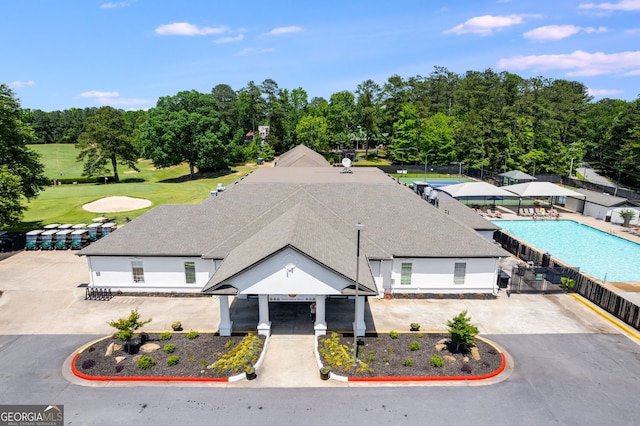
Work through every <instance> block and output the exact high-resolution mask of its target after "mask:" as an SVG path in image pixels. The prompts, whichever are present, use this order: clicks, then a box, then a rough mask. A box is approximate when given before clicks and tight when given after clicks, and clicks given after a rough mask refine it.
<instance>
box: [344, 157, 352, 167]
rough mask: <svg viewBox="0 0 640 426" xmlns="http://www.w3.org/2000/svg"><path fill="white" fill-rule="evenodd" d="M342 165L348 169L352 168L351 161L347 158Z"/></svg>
mask: <svg viewBox="0 0 640 426" xmlns="http://www.w3.org/2000/svg"><path fill="white" fill-rule="evenodd" d="M342 165H343V166H344V167H346V168H347V169H348V168H349V167H351V160H349V159H348V158H347V157H345V158H343V159H342Z"/></svg>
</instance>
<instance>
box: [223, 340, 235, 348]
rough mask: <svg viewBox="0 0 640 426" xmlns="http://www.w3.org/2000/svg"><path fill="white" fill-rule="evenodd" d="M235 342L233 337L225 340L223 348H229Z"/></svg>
mask: <svg viewBox="0 0 640 426" xmlns="http://www.w3.org/2000/svg"><path fill="white" fill-rule="evenodd" d="M235 344H236V341H235V340H233V339H231V340H227V341H226V342H225V343H224V347H225V348H227V349H229V348H230V347H232V346H233V345H235Z"/></svg>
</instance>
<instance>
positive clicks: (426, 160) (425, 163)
mask: <svg viewBox="0 0 640 426" xmlns="http://www.w3.org/2000/svg"><path fill="white" fill-rule="evenodd" d="M433 156H435V154H425V155H424V181H425V182H426V181H427V164H429V157H433Z"/></svg>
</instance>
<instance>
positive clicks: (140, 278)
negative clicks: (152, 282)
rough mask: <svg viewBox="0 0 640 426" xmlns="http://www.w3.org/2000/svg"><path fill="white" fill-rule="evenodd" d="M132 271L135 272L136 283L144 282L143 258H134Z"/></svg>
mask: <svg viewBox="0 0 640 426" xmlns="http://www.w3.org/2000/svg"><path fill="white" fill-rule="evenodd" d="M131 271H132V272H133V282H134V283H144V268H143V267H142V260H132V261H131Z"/></svg>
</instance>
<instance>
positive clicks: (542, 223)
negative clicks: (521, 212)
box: [492, 220, 640, 282]
mask: <svg viewBox="0 0 640 426" xmlns="http://www.w3.org/2000/svg"><path fill="white" fill-rule="evenodd" d="M492 222H493V223H494V224H495V225H497V226H499V227H500V228H502V229H504V230H505V231H507V232H509V233H510V234H513V235H515V236H516V237H518V238H520V239H522V240H525V241H527V242H528V243H530V244H533V245H534V246H536V247H537V248H538V249H540V250H542V251H543V252H549V253H550V254H551V256H553V257H556V258H558V259H560V260H562V261H564V262H566V263H568V264H570V265H572V266H575V267H579V268H580V270H581V271H583V272H585V273H587V274H589V275H591V276H592V277H594V278H597V279H601V280H605V279H606V281H623V282H636V281H640V244H636V243H634V242H633V241H629V240H625V239H624V238H620V237H616V236H615V235H611V234H608V233H606V232H603V231H600V230H598V229H595V228H592V227H590V226H587V225H583V224H581V223H578V222H575V221H572V220H494V221H492Z"/></svg>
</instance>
